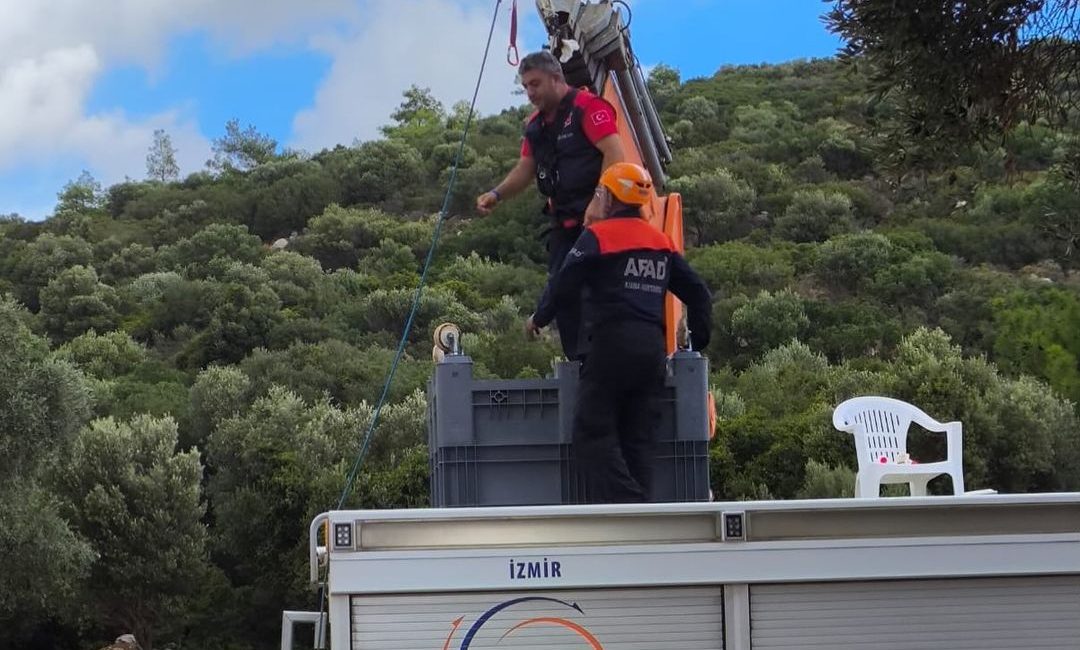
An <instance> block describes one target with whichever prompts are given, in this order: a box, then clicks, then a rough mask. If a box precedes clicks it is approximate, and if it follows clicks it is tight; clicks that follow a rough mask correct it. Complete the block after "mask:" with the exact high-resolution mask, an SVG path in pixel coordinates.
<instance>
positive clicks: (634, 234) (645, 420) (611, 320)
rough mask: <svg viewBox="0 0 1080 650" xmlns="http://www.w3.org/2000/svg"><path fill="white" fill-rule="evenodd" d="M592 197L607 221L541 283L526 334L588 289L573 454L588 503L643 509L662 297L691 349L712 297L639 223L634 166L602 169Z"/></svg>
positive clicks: (658, 375) (700, 342) (700, 344)
mask: <svg viewBox="0 0 1080 650" xmlns="http://www.w3.org/2000/svg"><path fill="white" fill-rule="evenodd" d="M600 185H601V186H602V189H600V190H598V191H597V194H598V198H600V199H601V201H602V202H603V203H605V204H606V205H607V206H608V208H607V214H608V215H609V216H608V217H607V218H606V219H603V220H601V221H599V222H597V223H594V224H592V225H590V226H588V227H586V228H585V231H584V232H583V233H582V234H581V237H579V238H578V240H577V242H575V243H574V246H573V248H572V249H571V250H570V252H569V253H568V254H567V256H566V261H565V262H564V263H563V265H562V268H561V269H560V270H559V272H558V273H557V274H556V276H555V277H554V278H553V279H552V281H551V282H550V283H549V292H550V295H551V297H552V300H551V301H549V302H545V303H542V304H541V305H540V309H538V310H537V312H536V314H534V315H533V316H532V318H530V319H529V321H528V323H527V324H526V328H527V329H529V330H531V331H533V332H536V331H537V330H538V329H539V328H541V327H544V326H546V325H547V324H548V323H549V322H551V318H552V314H553V313H554V311H555V310H556V309H557V308H558V305H560V304H565V303H569V302H573V301H576V300H578V299H579V295H580V292H581V290H582V289H583V288H587V289H588V290H589V292H590V295H589V300H588V301H587V302H586V303H585V304H584V307H583V309H584V317H585V320H586V322H588V323H589V326H590V336H591V339H592V340H591V344H590V345H591V348H590V351H589V355H588V356H587V357H586V359H585V362H584V366H583V367H582V370H581V383H580V392H579V395H578V403H577V413H576V414H575V416H574V437H573V443H574V450H575V454H576V456H577V459H578V461H579V462H581V463H582V466H583V467H585V468H586V471H587V473H588V478H587V484H588V487H589V494H590V501H593V502H598V503H626V502H641V501H647V500H648V496H649V491H650V485H649V479H650V474H651V469H650V468H651V463H652V455H653V454H652V439H653V435H654V428H655V426H656V422H657V417H658V409H657V406H656V402H657V399H658V398H659V397H660V396H661V395H662V392H663V390H664V376H665V373H666V356H667V355H666V350H665V347H664V296H665V294H666V293H667V291H668V290H669V289H670V290H671V292H672V293H674V294H675V296H676V297H677V298H679V300H681V301H682V302H683V303H684V304H685V305H686V307H687V321H688V323H689V326H690V340H691V343H692V345H693V346H694V349H695V350H701V349H702V348H704V347H705V346H706V345H708V343H709V332H710V329H711V326H712V323H711V320H712V318H711V307H712V297H711V295H710V294H709V289H708V287H706V286H705V283H704V282H703V281H702V280H701V278H700V277H698V275H697V273H695V272H694V271H693V269H691V268H690V265H689V264H687V263H686V260H685V259H684V258H683V257H682V255H680V254H679V253H678V251H676V250H675V247H674V245H673V244H672V242H671V239H670V238H669V237H668V236H667V235H665V234H663V233H662V232H660V231H659V230H657V229H656V228H654V227H653V226H651V225H650V224H649V223H648V222H646V221H645V220H644V219H643V218H642V216H641V212H640V209H641V206H642V205H644V204H645V203H647V202H648V200H649V197H650V195H651V193H652V183H651V181H650V180H649V175H648V174H647V173H646V172H645V170H644V169H642V168H641V166H639V165H634V164H631V163H617V164H615V165H612V166H611V167H609V168H608V169H607V170H605V171H604V173H603V175H602V176H601V178H600Z"/></svg>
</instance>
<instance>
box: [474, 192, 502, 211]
mask: <svg viewBox="0 0 1080 650" xmlns="http://www.w3.org/2000/svg"><path fill="white" fill-rule="evenodd" d="M498 202H499V197H498V196H496V195H495V193H494V192H484V193H483V194H481V195H480V196H478V197H476V211H477V212H479V213H480V214H483V215H488V214H491V211H492V210H494V209H495V205H496V204H498Z"/></svg>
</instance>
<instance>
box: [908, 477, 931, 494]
mask: <svg viewBox="0 0 1080 650" xmlns="http://www.w3.org/2000/svg"><path fill="white" fill-rule="evenodd" d="M929 483H930V481H929V480H927V479H919V480H917V481H908V488H910V489H911V496H913V497H924V496H926V491H927V490H926V487H927V485H928V484H929Z"/></svg>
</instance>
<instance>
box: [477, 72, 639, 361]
mask: <svg viewBox="0 0 1080 650" xmlns="http://www.w3.org/2000/svg"><path fill="white" fill-rule="evenodd" d="M518 72H519V74H520V76H521V83H522V85H523V86H524V87H525V92H526V93H527V94H528V96H529V101H530V102H532V104H533V105H534V106H536V112H535V113H533V114H532V115H531V116H530V117H529V121H528V124H527V125H526V127H525V137H524V139H523V140H522V143H521V157H520V159H519V160H518V162H517V164H516V165H515V166H514V168H513V169H512V170H510V173H509V174H507V176H506V178H505V179H503V181H502V182H501V183H499V184H498V185H497V186H495V188H494V189H492V190H491V191H489V192H485V193H484V194H481V195H480V196H479V197H477V199H476V209H477V210H478V211H479V212H480V213H481V214H488V213H490V212H491V211H492V210H493V209H494V208H495V206H496V205H497V204H498V203H499V202H500V201H502V200H505V199H507V198H510V197H512V196H514V195H516V194H518V193H520V192H521V191H522V190H524V189H525V188H526V187H528V185H529V183H531V182H533V179H534V178H535V181H536V187H537V189H538V190H540V193H541V194H543V195H544V196H546V197H547V203H546V205H545V207H544V213H545V214H547V215H548V217H549V218H550V219H551V227H550V232H549V233H548V242H547V245H548V277H549V279H550V276H552V275H554V274H555V272H556V271H558V270H559V267H560V266H561V265H562V263H563V259H565V258H566V253H567V251H569V250H570V247H571V246H573V244H574V242H575V241H576V240H577V238H578V236H579V235H580V234H581V228H582V225H583V224H586V223H589V222H590V221H591V220H592V219H594V218H599V217H602V216H604V215H603V214H602V213H601V211H600V210H598V206H597V204H596V203H595V202H594V201H593V198H594V193H595V191H596V188H597V182H598V181H599V180H600V173H601V172H602V171H603V170H604V169H606V168H607V167H608V166H609V165H611V164H613V163H616V162H620V161H622V160H623V158H624V155H623V148H622V143H621V141H620V140H619V135H618V128H617V124H616V121H617V117H616V114H615V109H614V108H613V107H612V106H611V104H609V103H608V102H607V101H606V100H604V99H603V98H601V97H598V96H596V95H594V94H592V93H591V92H589V91H587V90H579V89H575V88H571V87H570V86H569V85H567V83H566V79H565V78H564V77H563V72H562V66H561V65H560V64H559V61H558V59H556V58H555V56H554V55H553V54H551V53H550V52H547V51H541V52H536V53H533V54H530V55H528V56H526V57H525V58H524V59H522V61H521V65H520V66H519V68H518ZM556 320H557V324H558V328H559V340H560V341H561V343H562V346H563V352H564V353H565V354H566V357H567V358H568V359H579V358H580V356H581V355H580V354H579V349H578V348H579V346H578V337H579V331H580V329H581V324H580V320H581V316H580V305H579V304H578V303H574V302H567V303H565V304H563V305H561V306H560V307H559V310H558V314H557V319H556Z"/></svg>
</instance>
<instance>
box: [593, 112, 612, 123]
mask: <svg viewBox="0 0 1080 650" xmlns="http://www.w3.org/2000/svg"><path fill="white" fill-rule="evenodd" d="M610 121H611V113H610V112H609V111H596V112H595V113H593V114H592V123H593V124H594V125H596V126H600V125H601V124H607V123H608V122H610Z"/></svg>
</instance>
